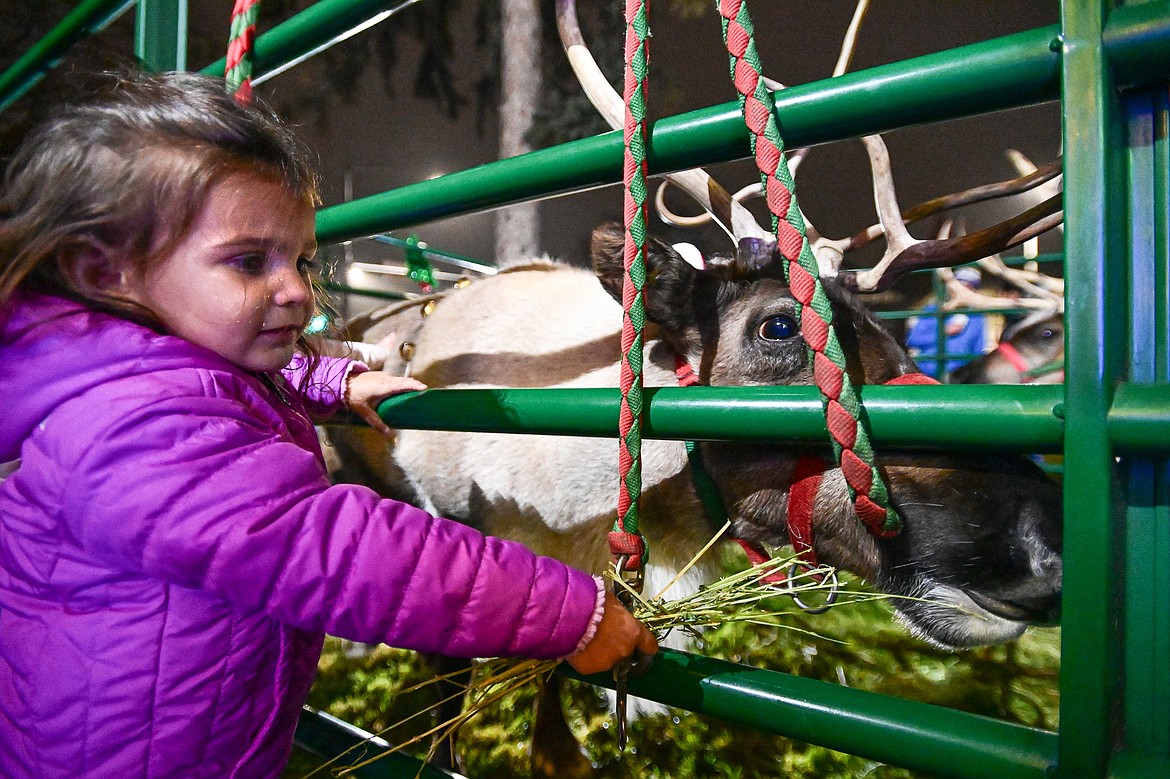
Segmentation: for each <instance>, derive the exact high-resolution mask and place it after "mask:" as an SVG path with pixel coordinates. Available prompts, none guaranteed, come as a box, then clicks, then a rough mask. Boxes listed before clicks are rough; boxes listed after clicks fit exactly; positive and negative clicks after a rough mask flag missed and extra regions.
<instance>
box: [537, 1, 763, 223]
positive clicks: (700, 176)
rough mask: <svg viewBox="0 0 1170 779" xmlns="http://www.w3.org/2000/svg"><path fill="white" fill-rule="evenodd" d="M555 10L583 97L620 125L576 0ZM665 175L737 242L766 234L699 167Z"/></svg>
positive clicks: (620, 111) (617, 99)
mask: <svg viewBox="0 0 1170 779" xmlns="http://www.w3.org/2000/svg"><path fill="white" fill-rule="evenodd" d="M556 11H557V31H558V33H559V34H560V38H561V45H562V46H564V49H565V54H566V56H568V58H569V64H570V66H572V68H573V72H574V73H576V74H577V80H578V81H579V82H580V83H581V87H582V89H584V90H585V95H586V97H588V98H589V102H591V103H593V107H594V108H596V109H597V111H598V113H600V114H601V116H602V117H603V118H604V119H605V121H606V123H607V124H609V126H610V127H612V128H613V129H615V130H617V129H621V127H622V126H623V123H624V121H625V110H626V107H625V101H623V100H622V97H621V95H619V94H618V93H617V91H616V90H614V88H613V87H612V86H610V83H609V81H607V80H606V78H605V75H604V74H603V73H602V72H601V68H599V67H598V66H597V62H596V61H595V60H594V59H593V55H592V54H590V53H589V49H588V47H587V46H586V45H585V39H584V38H583V37H582V35H581V28H580V25H579V24H578V23H577V3H576V0H557V5H556ZM666 179H667V181H669V182H671V183H673V184H675V185H676V186H678V187H680V188H681V189H683V190H684V191H685V192H686V193H687V194H689V195H690V196H691V197H692V198H694V199H695V201H696V202H698V203H699V204H700V205H701V206H702V207H703V209H704V210H705V211H707V212H708V213H709V214H711V216H712V218H714V219H715V221H716V222H717V223H718V224H719V226H720V227H722V228H723V230H724V231H725V232H726V233H727V234H728V235H729V236H731V238H732V240H734V241H735V242H736V243H737V244H738V243H739V241H740V240H741V239H743V238H763V239H767V238H769V237H770V236H769V233H768V232H767V231H766V230H764V229H763V228H762V227H760V225H759V223H758V222H757V221H756V219H755V217H754V216H752V213H751V212H750V211H748V210H747V208H745V207H744V206H743V204H742V203H740V202H738V201H736V200H735V198H734V197H732V196H731V195H730V194H729V193H728V192H727V190H726V189H724V188H723V187H722V186H720V185H719V183H718V182H716V181H715V180H714V179H713V178H711V176H709V175H708V174H707V172H706V171H704V170H702V169H701V168H694V169H691V170H684V171H679V172H677V173H669V174H667V176H666Z"/></svg>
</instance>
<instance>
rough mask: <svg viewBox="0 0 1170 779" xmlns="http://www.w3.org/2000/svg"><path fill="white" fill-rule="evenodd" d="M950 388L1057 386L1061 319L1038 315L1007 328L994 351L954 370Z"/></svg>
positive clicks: (1060, 370)
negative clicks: (1005, 385)
mask: <svg viewBox="0 0 1170 779" xmlns="http://www.w3.org/2000/svg"><path fill="white" fill-rule="evenodd" d="M948 380H949V381H950V383H951V384H1060V383H1061V382H1063V381H1064V317H1063V316H1061V315H1060V314H1059V313H1049V312H1045V311H1040V312H1037V313H1034V314H1032V315H1031V316H1029V317H1027V318H1026V319H1024V320H1022V321H1021V322H1020V323H1019V324H1017V325H1015V326H1013V327H1010V328H1008V329H1007V330H1005V331H1004V333H1003V336H1002V337H1001V338H1000V341H999V345H998V346H996V348H995V349H994V350H992V351H991V352H988V353H987V354H985V355H983V356H982V357H979V358H978V359H975V360H972V361H971V362H969V363H967V364H966V365H963V366H961V367H960V368H958V369H956V370H955V371H954V372H953V373H951V375H950V376H949V377H948Z"/></svg>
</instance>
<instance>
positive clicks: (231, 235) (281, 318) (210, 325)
mask: <svg viewBox="0 0 1170 779" xmlns="http://www.w3.org/2000/svg"><path fill="white" fill-rule="evenodd" d="M315 226H316V219H315V213H314V211H313V208H312V206H311V205H310V204H309V203H307V202H304V201H302V200H299V199H297V198H296V197H294V196H293V195H292V194H290V193H289V192H288V191H287V190H285V189H284V188H283V187H282V186H281V185H280V184H279V183H276V182H273V181H271V180H268V179H265V178H262V177H260V176H257V175H248V174H242V173H241V174H234V175H231V176H229V177H228V178H226V179H224V180H223V181H221V182H220V183H218V184H216V185H215V186H214V187H212V189H211V191H210V192H209V194H208V197H207V200H206V202H205V203H204V204H203V208H202V210H201V211H200V212H199V214H198V215H197V216H196V217H195V221H194V223H193V224H192V226H191V230H190V231H189V232H188V233H187V235H186V237H184V238H183V240H182V242H181V243H179V245H178V246H176V247H175V249H174V251H172V252H171V253H170V254H168V255H165V256H163V257H161V258H158V259H156V260H155V261H154V262H152V263H150V264H149V266H148V267H147V268H145V269H139V270H138V271H136V272H134V273H131V274H129V275H128V276H127V277H126V278H125V279H124V280H123V283H122V284H123V286H122V288H123V291H124V292H125V293H126V294H127V295H128V296H129V297H131V298H132V299H133V300H134V301H136V302H137V303H139V304H141V305H143V306H145V307H146V308H148V309H149V310H151V311H153V312H154V313H155V315H156V316H158V317H159V318H160V319H161V320H162V323H163V324H164V325H165V326H166V327H167V329H168V330H169V331H170V332H171V333H173V334H174V335H177V336H179V337H181V338H185V339H186V340H188V341H191V342H192V343H196V344H199V345H200V346H203V347H206V348H208V349H211V350H212V351H214V352H216V353H218V354H219V355H221V356H222V357H225V358H227V359H228V360H230V361H231V362H233V363H235V364H236V365H238V366H240V367H241V368H245V369H247V370H250V371H274V370H279V369H281V368H283V367H284V366H285V365H287V364H288V362H289V360H291V359H292V355H293V350H294V346H295V344H296V340H297V338H298V336H300V334H301V332H302V331H303V330H304V329H305V327H306V326H307V325H308V323H309V319H310V318H311V317H312V315H313V289H312V287H311V286H310V284H309V272H310V271H311V270H313V269H314V267H315V263H314V261H313V256H314V255H315V253H316V250H317V241H316V238H315V236H314V230H315Z"/></svg>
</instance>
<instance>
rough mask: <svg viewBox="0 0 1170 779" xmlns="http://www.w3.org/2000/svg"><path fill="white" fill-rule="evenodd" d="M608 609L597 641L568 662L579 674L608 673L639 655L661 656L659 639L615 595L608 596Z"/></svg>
mask: <svg viewBox="0 0 1170 779" xmlns="http://www.w3.org/2000/svg"><path fill="white" fill-rule="evenodd" d="M604 608H605V611H604V612H602V615H601V622H599V623H598V625H597V632H596V633H595V634H594V635H593V639H592V640H591V641H590V642H589V643H588V644H586V645H585V646H584V647H582V648H581V649H580V650H579V651H577V652H575V653H573V654H571V655H569V656H568V657H567V658H565V661H566V662H568V664H569V665H571V666H573V668H574V669H575V670H576V671H577V673H580V674H595V673H601V672H602V671H608V670H609V669H611V668H613V667H614V666H615V665H617V664H618V663H620V662H621V661H622V660H625V659H627V658H629V657H631V656H633V655H634V653H636V652H637V653H640V654H641V655H643V656H646V657H649V656H651V655H655V654H657V653H658V639H656V638H654V634H653V633H651V632H650V630H649V629H648V628H647V627H646V626H645V625H643V624H642V623H641V622H639V621H638V620H636V619H634V616H633V615H632V614H630V612H629V611H627V610H626V607H625V606H623V605H622V603H621V601H619V600H618V599H617V597H616V596H615V595H614V594H613V593H612V592H607V593H605V607H604Z"/></svg>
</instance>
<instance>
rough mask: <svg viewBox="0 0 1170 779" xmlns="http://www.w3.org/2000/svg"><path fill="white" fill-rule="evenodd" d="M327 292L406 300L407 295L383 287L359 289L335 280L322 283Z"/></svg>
mask: <svg viewBox="0 0 1170 779" xmlns="http://www.w3.org/2000/svg"><path fill="white" fill-rule="evenodd" d="M322 286H323V287H324V288H325V290H326V291H327V292H340V293H343V294H346V295H364V296H365V297H368V298H379V299H381V300H406V295H404V294H403V293H401V292H387V291H385V290H381V289H359V288H358V287H349V286H346V285H345V284H335V283H333V282H331V281H330V282H326V283H325V284H323V285H322Z"/></svg>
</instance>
